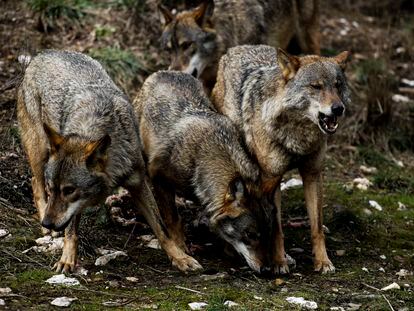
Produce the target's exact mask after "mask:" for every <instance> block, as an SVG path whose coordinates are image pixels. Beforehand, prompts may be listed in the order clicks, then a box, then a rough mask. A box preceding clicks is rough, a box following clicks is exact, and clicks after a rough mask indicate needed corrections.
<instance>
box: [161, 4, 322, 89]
mask: <svg viewBox="0 0 414 311" xmlns="http://www.w3.org/2000/svg"><path fill="white" fill-rule="evenodd" d="M159 9H160V11H161V12H162V14H163V16H164V20H165V22H164V30H163V33H162V36H161V44H162V45H163V46H164V47H165V48H167V49H168V50H169V51H170V55H171V64H170V69H173V70H180V71H184V72H186V73H189V74H191V75H193V76H194V77H196V78H200V79H201V80H202V81H203V83H204V85H205V87H206V89H208V90H211V89H212V88H213V86H214V83H215V80H216V74H217V67H218V62H219V60H220V57H221V56H222V55H223V54H224V53H226V51H227V49H228V48H230V47H233V46H237V45H241V44H259V43H267V44H269V45H272V46H275V47H281V48H287V47H288V45H289V43H290V42H291V40H292V39H293V38H295V39H296V41H297V43H298V45H299V47H300V49H301V51H302V52H303V53H314V54H319V53H320V47H319V41H320V34H319V1H318V0H268V1H261V0H215V1H213V0H204V1H203V2H202V3H201V4H200V5H199V6H197V7H195V8H193V9H190V10H185V11H182V12H179V13H178V14H176V15H173V14H172V13H171V12H170V11H169V10H168V9H167V8H165V7H163V6H159Z"/></svg>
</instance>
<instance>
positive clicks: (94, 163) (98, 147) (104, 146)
mask: <svg viewBox="0 0 414 311" xmlns="http://www.w3.org/2000/svg"><path fill="white" fill-rule="evenodd" d="M110 144H111V137H110V136H109V135H105V136H104V137H103V138H101V139H100V140H97V141H94V142H90V143H88V144H87V145H86V147H85V159H86V166H87V167H88V168H90V169H96V170H100V171H102V170H103V169H104V168H105V164H106V160H107V151H108V147H109V145H110Z"/></svg>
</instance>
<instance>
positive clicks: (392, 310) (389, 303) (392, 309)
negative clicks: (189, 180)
mask: <svg viewBox="0 0 414 311" xmlns="http://www.w3.org/2000/svg"><path fill="white" fill-rule="evenodd" d="M382 297H384V299H385V301H386V302H387V303H388V305H389V306H390V309H391V311H395V310H394V308H393V307H392V304H391V302H390V301H389V300H388V299H387V297H385V295H384V294H382Z"/></svg>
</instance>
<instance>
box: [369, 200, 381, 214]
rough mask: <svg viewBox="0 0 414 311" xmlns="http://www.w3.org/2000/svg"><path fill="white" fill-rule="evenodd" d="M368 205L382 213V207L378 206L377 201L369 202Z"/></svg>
mask: <svg viewBox="0 0 414 311" xmlns="http://www.w3.org/2000/svg"><path fill="white" fill-rule="evenodd" d="M368 203H369V205H370V206H371V207H373V208H375V209H376V210H377V211H380V212H381V211H382V206H381V205H379V204H378V202H377V201H374V200H369V201H368Z"/></svg>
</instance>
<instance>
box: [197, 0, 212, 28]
mask: <svg viewBox="0 0 414 311" xmlns="http://www.w3.org/2000/svg"><path fill="white" fill-rule="evenodd" d="M213 12H214V1H213V0H204V1H203V3H201V4H200V5H199V6H198V7H196V8H195V9H194V10H193V14H194V19H195V21H196V22H197V24H198V25H199V26H200V27H203V26H204V25H205V24H206V22H207V21H208V20H209V18H211V17H212V16H213Z"/></svg>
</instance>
